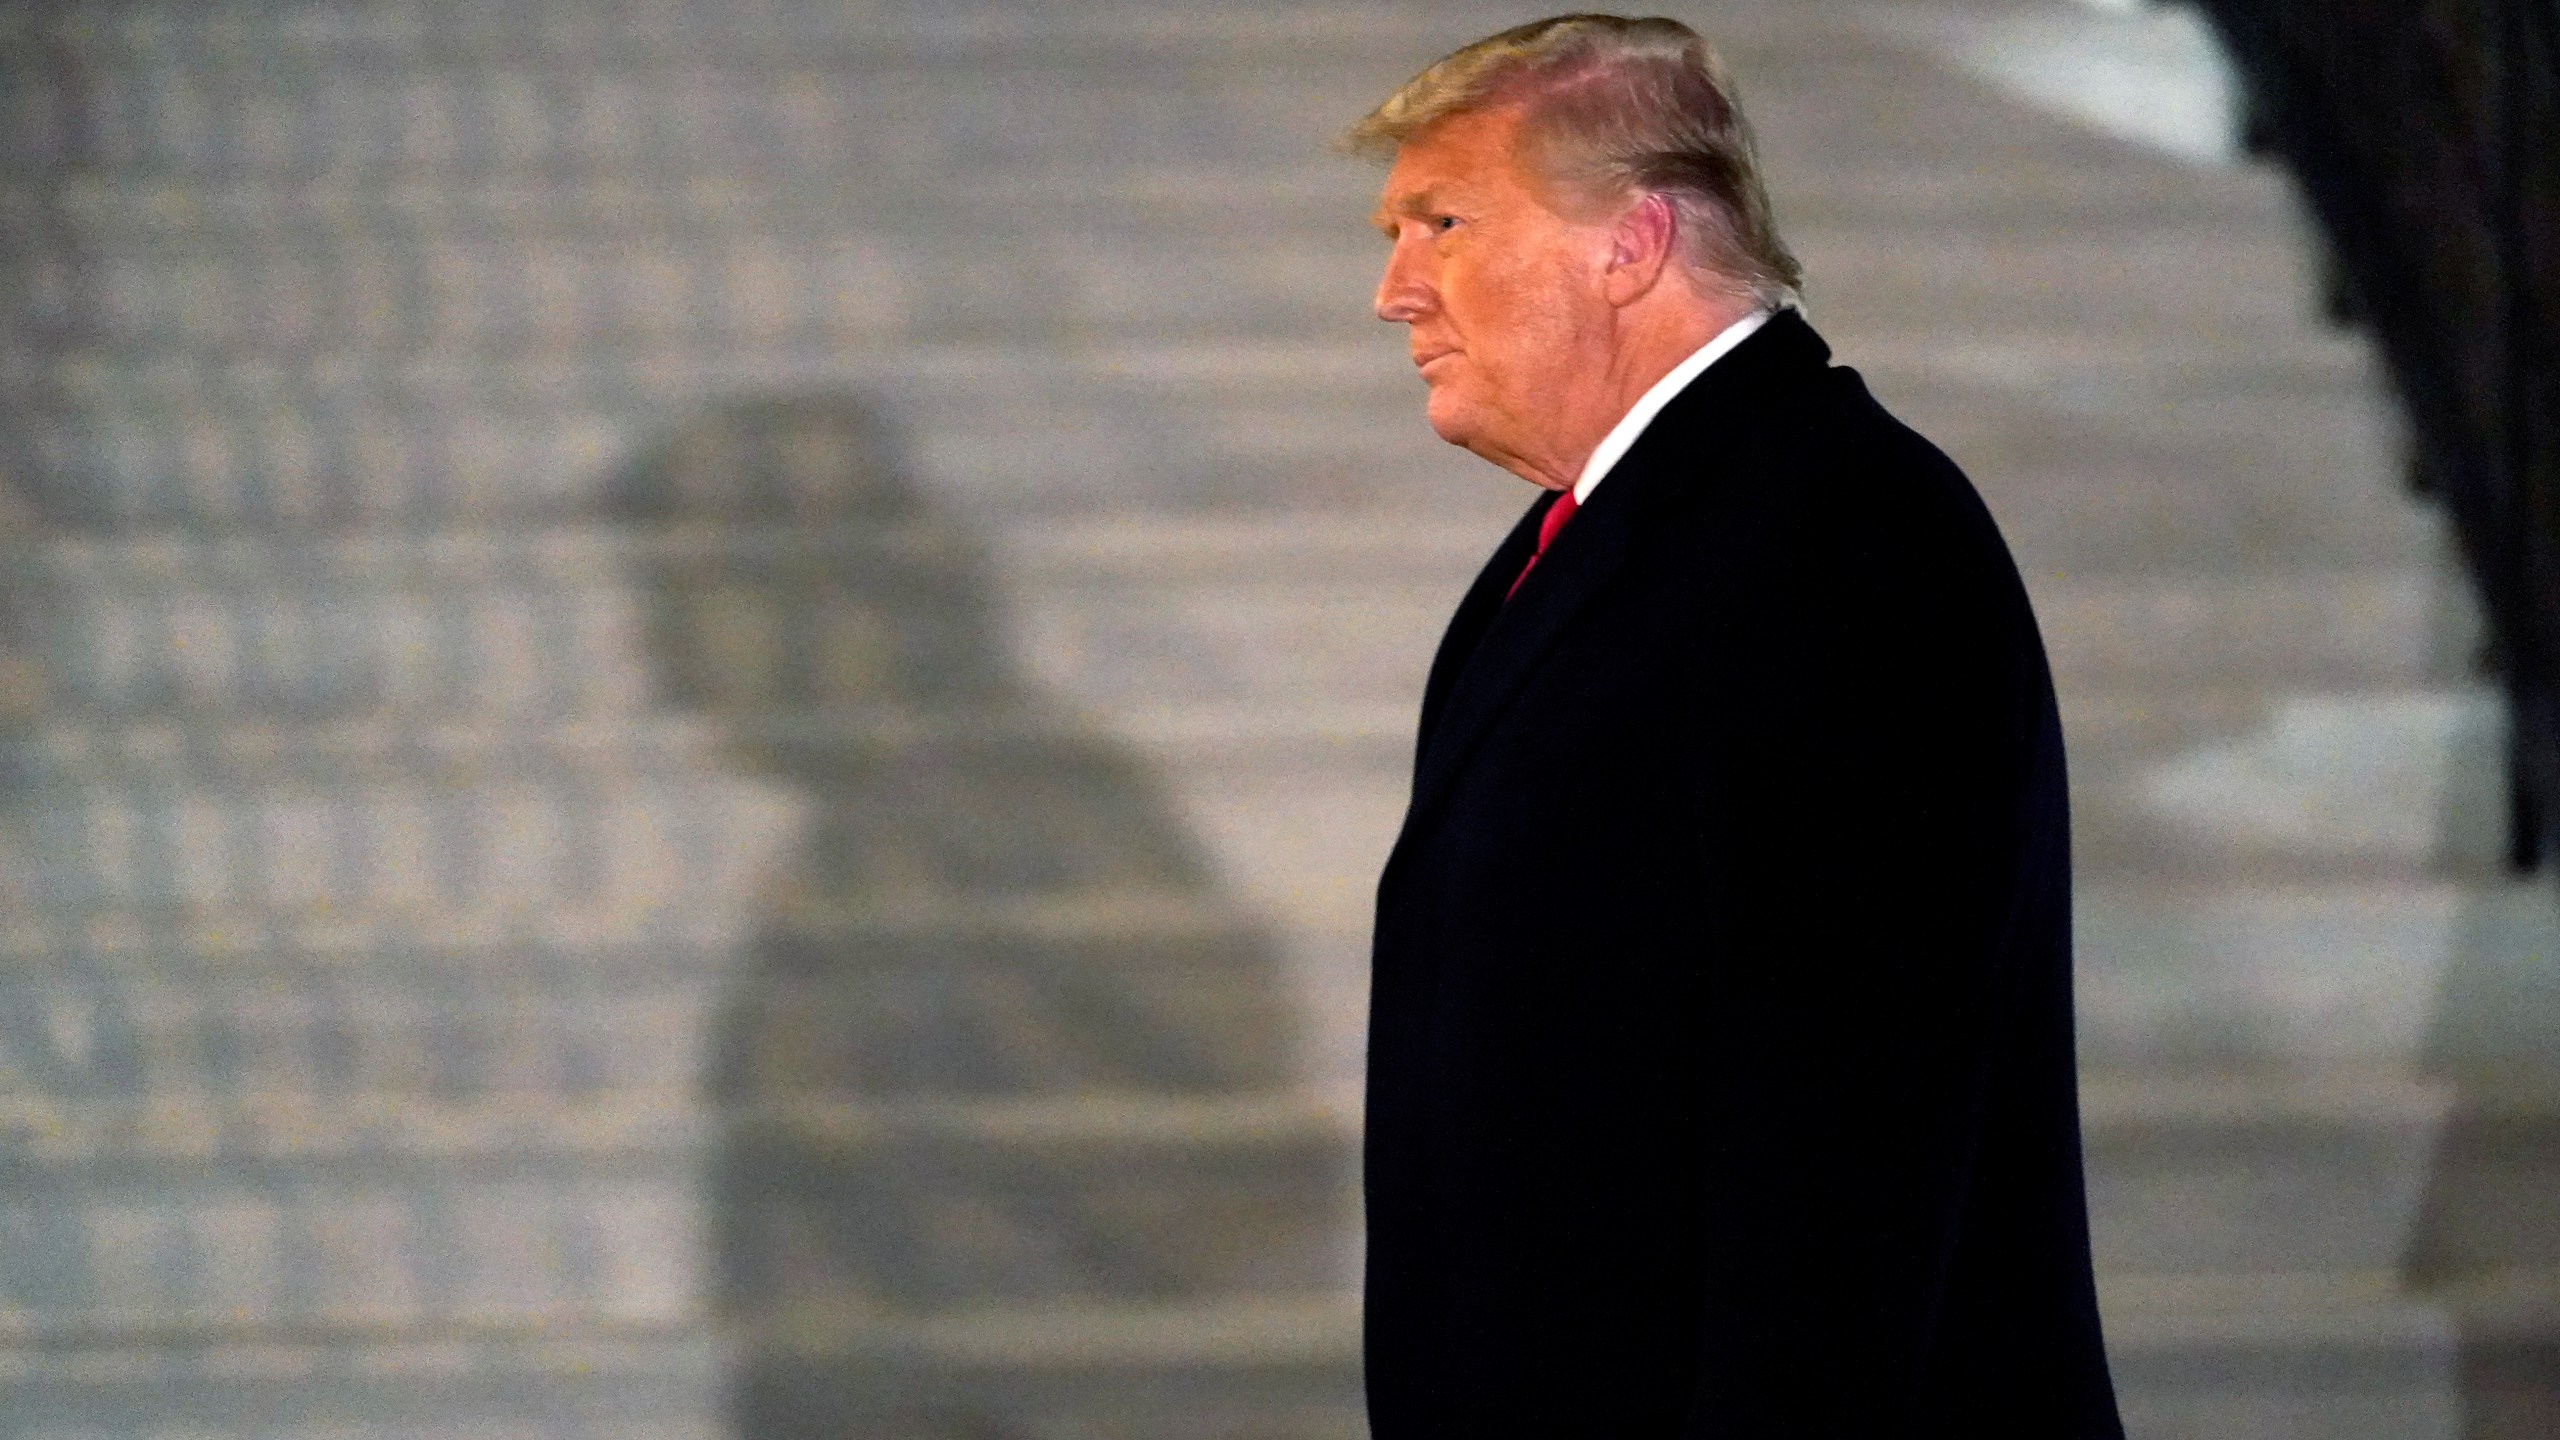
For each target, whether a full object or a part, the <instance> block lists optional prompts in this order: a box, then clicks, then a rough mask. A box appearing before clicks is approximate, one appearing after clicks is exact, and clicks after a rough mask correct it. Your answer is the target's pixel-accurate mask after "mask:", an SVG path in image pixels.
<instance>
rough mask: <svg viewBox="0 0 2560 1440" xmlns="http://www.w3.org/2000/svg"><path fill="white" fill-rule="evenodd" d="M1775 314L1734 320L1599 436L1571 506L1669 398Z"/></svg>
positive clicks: (1757, 313)
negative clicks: (1597, 446)
mask: <svg viewBox="0 0 2560 1440" xmlns="http://www.w3.org/2000/svg"><path fill="white" fill-rule="evenodd" d="M1776 313H1777V312H1776V311H1774V310H1754V311H1752V312H1751V313H1750V314H1748V315H1745V316H1743V317H1742V318H1741V319H1739V320H1736V321H1734V322H1733V323H1732V324H1730V325H1727V326H1726V327H1724V330H1723V331H1722V333H1720V334H1718V335H1717V336H1716V338H1714V339H1713V340H1710V341H1708V342H1707V343H1706V344H1704V345H1701V346H1699V347H1698V348H1697V349H1696V350H1694V351H1692V352H1691V353H1690V355H1689V358H1688V359H1686V360H1683V361H1681V362H1680V363H1679V364H1677V365H1674V366H1672V367H1671V373H1670V374H1668V375H1665V376H1663V377H1662V378H1661V379H1659V380H1656V381H1654V382H1653V388H1652V389H1650V390H1647V391H1646V392H1644V394H1643V395H1642V396H1641V397H1640V398H1638V399H1637V401H1636V403H1635V404H1634V405H1633V406H1631V407H1629V408H1628V410H1627V413H1626V414H1624V415H1622V416H1620V417H1619V419H1618V423H1617V424H1616V425H1614V426H1612V427H1610V430H1609V433H1608V434H1606V435H1603V436H1601V437H1600V448H1598V449H1596V450H1594V451H1592V452H1591V458H1590V459H1588V460H1585V461H1583V462H1582V478H1581V479H1579V480H1576V481H1574V482H1573V503H1574V504H1576V505H1579V504H1581V503H1582V502H1583V501H1585V500H1588V499H1590V498H1591V492H1592V491H1593V490H1594V489H1597V488H1598V487H1599V484H1600V481H1601V478H1602V477H1603V476H1605V475H1607V474H1608V473H1609V470H1610V467H1612V466H1614V465H1616V464H1617V463H1618V461H1619V460H1620V459H1622V458H1623V457H1624V456H1625V455H1626V453H1627V450H1628V447H1630V446H1632V445H1634V444H1635V443H1636V437H1637V436H1639V435H1642V434H1643V433H1644V427H1646V426H1647V425H1650V424H1652V423H1653V417H1654V416H1656V415H1659V414H1661V413H1662V407H1663V406H1665V405H1668V404H1670V403H1671V397H1672V396H1674V395H1677V394H1679V393H1680V392H1681V391H1683V390H1686V389H1688V388H1689V382H1690V381H1692V380H1695V379H1697V378H1698V377H1699V376H1700V375H1703V374H1705V373H1706V369H1707V367H1708V366H1710V365H1713V364H1714V363H1716V362H1717V361H1718V360H1721V359H1723V358H1724V357H1725V353H1726V352H1727V351H1729V350H1731V349H1733V347H1734V346H1736V345H1739V344H1741V343H1742V342H1743V341H1745V340H1748V339H1750V338H1751V332H1753V331H1755V330H1757V329H1759V328H1760V327H1761V326H1763V325H1766V324H1767V323H1769V317H1770V316H1771V315H1774V314H1776Z"/></svg>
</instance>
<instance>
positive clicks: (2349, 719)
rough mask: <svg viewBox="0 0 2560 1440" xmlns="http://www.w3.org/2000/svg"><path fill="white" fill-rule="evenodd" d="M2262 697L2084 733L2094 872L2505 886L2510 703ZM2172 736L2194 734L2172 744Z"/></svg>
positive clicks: (2084, 793) (2335, 695) (2083, 779)
mask: <svg viewBox="0 0 2560 1440" xmlns="http://www.w3.org/2000/svg"><path fill="white" fill-rule="evenodd" d="M2251 701H2252V702H2253V703H2246V704H2243V705H2241V706H2238V707H2234V708H2233V709H2230V710H2226V711H2224V713H2223V714H2221V715H2218V716H2216V715H2213V714H2211V712H2210V711H2209V710H2206V709H2205V707H2198V709H2199V710H2200V711H2204V713H2199V714H2197V715H2195V716H2192V717H2190V722H2189V723H2188V724H2185V725H2177V726H2162V725H2159V724H2157V723H2135V724H2129V725H2127V726H2125V727H2124V728H2123V730H2122V731H2121V732H2119V733H2118V734H2116V735H2113V736H2108V737H2106V740H2101V739H2095V738H2093V737H2092V736H2091V735H2090V734H2089V733H2087V732H2083V733H2080V734H2078V735H2075V737H2074V741H2073V745H2074V754H2073V761H2072V772H2073V773H2072V782H2073V789H2072V804H2073V839H2074V846H2075V849H2076V850H2077V851H2078V852H2079V854H2080V856H2081V858H2082V861H2083V862H2084V871H2094V872H2096V873H2105V872H2106V871H2107V870H2110V869H2113V870H2122V871H2128V872H2137V873H2142V874H2149V875H2155V876H2172V875H2183V876H2188V877H2192V878H2196V879H2212V878H2214V877H2217V876H2227V875H2230V874H2232V873H2234V872H2235V871H2236V872H2241V873H2246V874H2248V875H2251V876H2253V877H2255V878H2257V879H2259V880H2261V881H2273V880H2276V879H2279V878H2285V877H2290V878H2294V879H2298V880H2306V881H2309V880H2319V879H2327V880H2331V881H2335V880H2340V879H2345V878H2348V877H2363V878H2365V879H2367V880H2369V881H2373V882H2377V883H2382V884H2386V885H2387V884H2388V883H2389V882H2392V881H2397V880H2412V879H2421V878H2426V877H2437V878H2452V877H2461V878H2466V879H2472V880H2485V879H2488V878H2489V877H2493V876H2500V875H2503V873H2504V872H2505V869H2506V865H2507V859H2506V851H2507V838H2508V837H2507V831H2508V828H2509V825H2508V816H2507V807H2508V798H2507V794H2506V784H2505V756H2506V753H2507V740H2506V731H2507V725H2506V714H2505V702H2504V700H2503V699H2502V698H2501V697H2500V696H2499V695H2498V694H2496V693H2495V692H2493V691H2491V690H2490V689H2488V688H2486V687H2485V686H2476V687H2465V688H2460V689H2456V688H2451V687H2445V688H2433V689H2397V690H2307V691H2281V690H2279V691H2271V692H2261V693H2260V694H2258V695H2257V696H2254V697H2251ZM2140 703H2141V702H2140V699H2139V697H2138V695H2127V694H2123V693H2118V694H2116V695H2114V696H2112V697H2108V701H2107V703H2106V704H2105V705H2103V706H2090V705H2083V706H2080V707H2077V710H2076V713H2075V711H2074V710H2066V712H2065V715H2066V724H2068V723H2069V721H2070V720H2071V719H2074V718H2080V717H2082V716H2085V715H2087V714H2088V713H2089V712H2090V711H2091V710H2092V709H2113V710H2117V711H2119V712H2120V713H2122V712H2130V711H2132V710H2133V709H2135V708H2136V707H2137V706H2138V705H2139V704H2140ZM2216 708H2219V707H2216ZM2091 729H2093V730H2098V731H2099V732H2100V734H2102V735H2103V734H2104V727H2103V726H2101V725H2095V724H2093V725H2092V726H2091ZM2164 731H2168V732H2177V731H2183V732H2185V733H2183V734H2180V735H2178V736H2177V738H2175V739H2174V740H2170V739H2168V738H2167V736H2166V735H2164V734H2163V733H2162V732H2164ZM2107 740H2113V741H2115V742H2116V743H2113V744H2110V743H2106V741H2107ZM2164 740H2165V741H2166V743H2163V741H2164Z"/></svg>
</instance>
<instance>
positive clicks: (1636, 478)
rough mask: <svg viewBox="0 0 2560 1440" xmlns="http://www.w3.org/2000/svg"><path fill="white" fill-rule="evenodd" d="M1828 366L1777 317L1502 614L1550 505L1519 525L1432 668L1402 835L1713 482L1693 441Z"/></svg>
mask: <svg viewBox="0 0 2560 1440" xmlns="http://www.w3.org/2000/svg"><path fill="white" fill-rule="evenodd" d="M1830 356H1831V351H1830V347H1828V346H1826V345H1824V344H1823V343H1822V338H1821V337H1820V336H1818V335H1816V334H1815V333H1814V331H1813V327H1812V326H1811V325H1808V324H1806V323H1805V320H1804V317H1803V316H1802V315H1800V314H1799V313H1797V312H1796V311H1794V310H1786V311H1782V312H1780V313H1779V314H1778V315H1777V316H1775V317H1773V318H1772V319H1771V320H1770V321H1769V323H1768V324H1766V325H1764V326H1762V327H1761V328H1760V330H1759V332H1758V333H1757V334H1754V335H1753V336H1751V338H1749V339H1748V340H1745V341H1744V342H1743V343H1742V344H1741V345H1739V346H1737V347H1735V348H1734V350H1733V352H1732V353H1731V354H1729V355H1726V356H1725V357H1724V358H1723V359H1721V360H1719V361H1717V362H1716V364H1714V365H1713V366H1711V367H1709V369H1708V370H1707V371H1706V373H1705V374H1703V375H1700V376H1699V377H1698V378H1697V379H1696V380H1695V381H1693V382H1692V383H1691V384H1690V385H1689V387H1688V388H1687V389H1685V390H1683V391H1682V392H1680V394H1679V395H1678V396H1677V397H1675V398H1674V399H1673V400H1672V401H1671V403H1670V404H1668V405H1666V406H1664V407H1663V410H1662V413H1661V414H1660V415H1657V416H1656V417H1654V421H1653V423H1652V424H1651V425H1649V426H1647V427H1646V429H1645V432H1644V433H1643V435H1641V436H1639V437H1638V438H1637V440H1636V442H1635V444H1634V446H1633V447H1631V448H1630V449H1629V450H1628V451H1627V453H1626V456H1625V457H1624V458H1623V459H1621V460H1619V461H1618V463H1617V464H1616V465H1615V466H1614V467H1613V468H1612V470H1611V472H1610V475H1609V477H1608V483H1607V484H1605V485H1602V486H1600V487H1598V488H1597V489H1595V490H1593V491H1592V494H1591V502H1590V503H1589V504H1588V505H1586V506H1584V507H1583V508H1582V509H1581V510H1580V511H1578V512H1577V513H1576V514H1575V515H1574V517H1573V519H1572V520H1571V521H1570V522H1569V523H1567V524H1566V525H1565V527H1564V528H1563V529H1562V530H1560V531H1558V532H1557V533H1556V539H1555V542H1554V543H1553V544H1552V545H1550V546H1549V547H1548V549H1547V553H1546V555H1545V557H1544V558H1542V559H1541V560H1539V562H1538V568H1537V569H1536V570H1535V571H1533V572H1531V573H1530V575H1529V578H1528V579H1527V580H1526V581H1524V582H1522V584H1521V586H1520V590H1519V593H1518V594H1516V595H1514V596H1512V597H1511V599H1510V600H1509V601H1508V602H1506V601H1505V600H1504V599H1503V592H1504V591H1505V590H1507V589H1508V588H1509V587H1510V585H1511V582H1512V579H1513V578H1514V577H1515V576H1517V575H1518V574H1519V573H1520V567H1521V566H1522V565H1523V564H1525V563H1527V561H1528V558H1529V553H1530V551H1531V550H1532V549H1533V548H1534V547H1535V545H1536V543H1537V534H1538V521H1539V519H1540V518H1541V517H1542V516H1544V515H1545V514H1546V512H1547V507H1548V506H1550V505H1552V504H1554V503H1555V496H1554V495H1553V494H1549V495H1544V496H1541V497H1540V498H1539V500H1538V501H1537V503H1535V504H1533V505H1531V506H1530V507H1529V511H1528V513H1527V514H1525V515H1523V516H1521V518H1520V522H1519V523H1518V524H1517V525H1515V526H1513V527H1512V530H1511V533H1510V534H1509V535H1508V536H1506V537H1504V539H1503V541H1502V544H1501V545H1500V546H1498V547H1496V548H1495V550H1494V552H1493V558H1492V559H1490V560H1488V561H1487V562H1486V563H1485V568H1484V570H1483V571H1482V572H1481V573H1480V574H1478V575H1477V576H1476V581H1475V584H1474V585H1473V586H1471V587H1470V588H1469V589H1468V591H1467V595H1466V598H1465V599H1464V600H1462V601H1461V602H1459V605H1458V613H1457V615H1456V616H1455V617H1454V618H1453V619H1452V620H1451V621H1450V625H1449V632H1448V635H1447V636H1446V637H1445V638H1444V639H1443V640H1442V641H1441V645H1440V651H1439V654H1438V655H1437V656H1436V657H1435V658H1434V659H1433V661H1432V665H1431V678H1430V680H1429V681H1428V682H1427V684H1426V685H1425V687H1424V692H1423V702H1422V733H1421V740H1420V745H1419V748H1418V753H1417V755H1416V757H1415V771H1414V787H1413V806H1412V808H1411V810H1410V811H1408V812H1407V818H1406V828H1407V830H1408V832H1410V830H1411V829H1412V827H1413V825H1414V823H1415V822H1416V821H1417V820H1419V819H1420V818H1421V817H1422V816H1424V815H1425V814H1426V813H1427V812H1428V811H1429V810H1430V809H1432V808H1433V806H1434V805H1435V804H1436V803H1437V802H1438V801H1439V799H1440V798H1441V797H1442V795H1443V794H1445V793H1446V791H1447V790H1448V788H1449V786H1450V784H1451V783H1452V782H1453V781H1454V780H1455V779H1456V778H1457V776H1458V774H1459V773H1460V772H1461V771H1462V770H1463V769H1464V768H1465V766H1466V762H1467V761H1468V759H1469V758H1470V757H1472V756H1473V754H1474V753H1475V751H1476V749H1477V747H1478V746H1479V744H1480V743H1481V742H1482V740H1483V738H1484V734H1485V732H1486V730H1487V729H1489V728H1490V727H1491V725H1492V723H1493V721H1494V720H1495V719H1496V718H1498V717H1499V716H1500V715H1501V714H1502V712H1503V711H1504V710H1505V709H1507V708H1508V707H1509V705H1510V703H1511V701H1512V700H1513V698H1515V697H1516V696H1517V695H1518V693H1519V691H1520V688H1521V686H1522V685H1523V684H1525V683H1526V682H1527V680H1528V679H1529V677H1530V675H1532V674H1533V673H1535V671H1536V670H1537V667H1538V665H1539V663H1540V662H1541V661H1542V660H1544V659H1545V658H1546V655H1547V652H1548V650H1549V649H1551V648H1552V647H1553V646H1554V644H1555V642H1556V640H1557V638H1558V637H1559V636H1561V635H1562V634H1563V633H1564V632H1565V631H1566V630H1567V629H1568V628H1569V627H1570V626H1571V625H1572V623H1573V621H1574V619H1575V618H1576V616H1578V615H1579V614H1580V613H1581V611H1582V610H1583V609H1584V607H1585V606H1587V605H1588V604H1589V603H1590V602H1591V600H1592V599H1593V598H1594V597H1596V596H1598V595H1600V594H1601V593H1602V592H1604V591H1605V590H1607V589H1608V587H1609V585H1610V583H1611V582H1612V581H1614V580H1615V579H1616V578H1617V575H1618V572H1619V569H1620V568H1621V566H1622V565H1623V564H1624V563H1625V560H1626V557H1627V554H1628V552H1629V550H1630V548H1631V547H1632V546H1633V545H1634V543H1635V541H1636V538H1637V536H1638V534H1639V533H1640V531H1641V530H1642V528H1643V525H1642V522H1643V520H1644V518H1645V517H1646V516H1647V515H1648V514H1649V513H1650V512H1652V511H1654V510H1656V509H1658V508H1659V507H1660V505H1661V504H1662V502H1663V501H1664V500H1665V499H1668V498H1676V497H1677V496H1678V494H1679V493H1680V492H1681V491H1682V490H1684V489H1693V488H1694V487H1695V486H1697V485H1698V484H1699V483H1700V482H1701V481H1703V480H1706V479H1709V478H1710V477H1712V476H1714V475H1715V474H1716V473H1717V470H1718V467H1716V466H1715V465H1714V463H1713V462H1714V454H1713V452H1712V451H1706V450H1704V447H1702V446H1701V445H1700V443H1699V440H1700V432H1701V431H1706V430H1712V429H1715V428H1717V427H1719V426H1734V425H1736V424H1737V423H1738V420H1739V417H1749V416H1753V415H1756V414H1758V413H1761V411H1762V410H1763V409H1764V408H1765V407H1762V406H1758V405H1755V404H1754V401H1755V398H1756V397H1757V396H1758V395H1759V394H1760V393H1761V392H1762V391H1764V390H1767V389H1769V388H1770V387H1771V386H1773V385H1783V384H1785V383H1786V382H1788V381H1790V380H1801V379H1802V378H1804V377H1806V376H1809V375H1811V374H1815V373H1818V372H1819V371H1820V370H1821V368H1822V367H1823V366H1824V365H1825V364H1827V363H1828V362H1829V360H1830ZM1702 472H1703V473H1702ZM1559 738H1560V739H1561V738H1562V737H1559Z"/></svg>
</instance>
